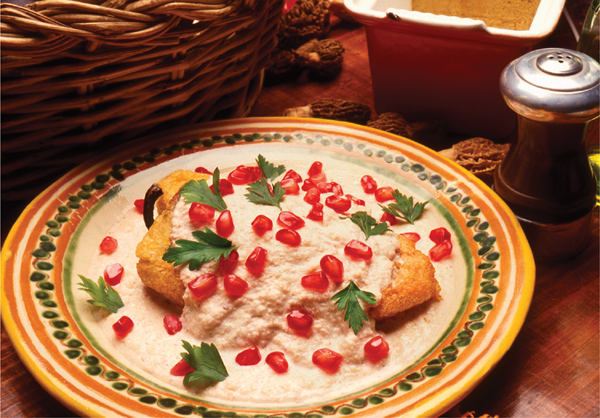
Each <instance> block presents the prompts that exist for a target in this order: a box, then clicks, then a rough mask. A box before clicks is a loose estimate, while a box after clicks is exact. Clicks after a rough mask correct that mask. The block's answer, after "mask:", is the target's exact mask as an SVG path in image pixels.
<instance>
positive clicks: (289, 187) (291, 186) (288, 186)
mask: <svg viewBox="0 0 600 418" xmlns="http://www.w3.org/2000/svg"><path fill="white" fill-rule="evenodd" d="M280 183H281V187H283V188H284V189H285V194H286V195H297V194H300V186H298V183H296V181H295V180H294V179H293V178H287V179H283V180H281V181H280Z"/></svg>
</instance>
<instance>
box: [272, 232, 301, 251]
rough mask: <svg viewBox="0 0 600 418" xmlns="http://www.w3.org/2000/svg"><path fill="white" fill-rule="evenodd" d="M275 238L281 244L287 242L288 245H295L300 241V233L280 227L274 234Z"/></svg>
mask: <svg viewBox="0 0 600 418" xmlns="http://www.w3.org/2000/svg"><path fill="white" fill-rule="evenodd" d="M275 239H276V240H277V241H279V242H281V243H283V244H287V245H289V246H290V247H297V246H298V245H300V243H301V242H302V237H300V234H299V233H297V232H296V231H294V230H293V229H285V228H284V229H280V230H279V231H277V233H276V234H275Z"/></svg>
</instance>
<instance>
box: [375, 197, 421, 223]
mask: <svg viewBox="0 0 600 418" xmlns="http://www.w3.org/2000/svg"><path fill="white" fill-rule="evenodd" d="M392 196H393V197H394V200H395V201H396V203H391V204H389V205H388V206H387V207H386V206H383V205H379V206H381V209H383V211H384V212H387V213H389V214H390V215H393V216H395V217H396V218H400V219H403V220H405V221H406V222H409V223H411V224H414V223H415V220H416V219H417V218H418V217H419V216H421V213H423V210H424V209H425V205H426V204H427V203H428V202H422V203H419V202H417V203H413V198H412V196H411V197H407V196H405V195H403V194H402V193H400V192H399V191H398V189H396V190H394V191H393V192H392Z"/></svg>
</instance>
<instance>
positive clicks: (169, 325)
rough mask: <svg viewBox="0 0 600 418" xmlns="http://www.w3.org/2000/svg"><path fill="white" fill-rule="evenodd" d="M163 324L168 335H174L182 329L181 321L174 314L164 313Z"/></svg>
mask: <svg viewBox="0 0 600 418" xmlns="http://www.w3.org/2000/svg"><path fill="white" fill-rule="evenodd" d="M163 325H164V326H165V329H166V330H167V334H169V335H175V334H177V333H178V332H179V331H181V330H182V329H183V325H182V324H181V321H180V320H179V318H178V317H176V316H175V315H165V317H164V318H163Z"/></svg>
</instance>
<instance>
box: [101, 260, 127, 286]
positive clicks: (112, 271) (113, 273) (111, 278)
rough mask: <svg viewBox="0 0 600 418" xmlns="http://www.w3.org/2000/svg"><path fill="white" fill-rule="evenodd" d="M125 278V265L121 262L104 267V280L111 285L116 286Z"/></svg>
mask: <svg viewBox="0 0 600 418" xmlns="http://www.w3.org/2000/svg"><path fill="white" fill-rule="evenodd" d="M122 278H123V266H122V265H120V264H119V263H115V264H111V265H110V266H106V268H105V269H104V280H106V283H108V284H109V285H111V286H116V285H118V284H119V283H121V279H122Z"/></svg>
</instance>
